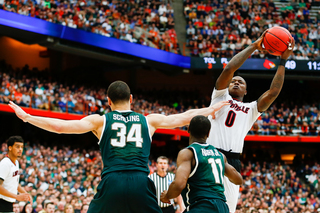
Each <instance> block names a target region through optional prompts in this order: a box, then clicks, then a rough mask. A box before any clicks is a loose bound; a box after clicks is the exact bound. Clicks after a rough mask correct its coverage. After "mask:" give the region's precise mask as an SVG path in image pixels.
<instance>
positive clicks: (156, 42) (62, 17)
mask: <svg viewBox="0 0 320 213" xmlns="http://www.w3.org/2000/svg"><path fill="white" fill-rule="evenodd" d="M0 8H3V10H7V11H11V12H15V13H19V14H21V15H25V16H30V17H34V18H39V19H42V20H46V21H49V22H52V23H57V24H62V25H64V26H68V27H72V28H76V29H82V30H85V31H88V32H93V33H97V34H100V35H103V36H107V37H114V38H117V39H121V40H126V41H129V42H133V43H137V44H141V45H146V46H151V47H154V48H158V49H162V50H166V51H169V52H174V53H180V50H179V44H178V42H177V36H176V32H175V30H174V24H175V23H174V19H173V9H172V6H171V4H170V3H169V2H168V1H155V0H153V1H137V0H130V1H129V0H125V1H117V0H108V1H107V0H81V1H80V0H79V1H78V0H72V1H59V0H13V1H6V0H2V1H1V0H0Z"/></svg>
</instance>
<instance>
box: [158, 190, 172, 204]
mask: <svg viewBox="0 0 320 213" xmlns="http://www.w3.org/2000/svg"><path fill="white" fill-rule="evenodd" d="M167 192H168V191H167V190H164V191H163V192H162V193H161V196H160V200H161V202H162V203H171V201H170V199H168V198H167V197H166V195H167Z"/></svg>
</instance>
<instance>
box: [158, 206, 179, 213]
mask: <svg viewBox="0 0 320 213" xmlns="http://www.w3.org/2000/svg"><path fill="white" fill-rule="evenodd" d="M161 210H162V213H175V212H176V210H174V208H173V205H171V206H168V207H163V208H161Z"/></svg>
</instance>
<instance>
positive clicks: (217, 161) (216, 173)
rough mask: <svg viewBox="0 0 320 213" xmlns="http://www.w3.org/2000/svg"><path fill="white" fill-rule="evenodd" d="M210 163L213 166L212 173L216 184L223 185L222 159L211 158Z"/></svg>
mask: <svg viewBox="0 0 320 213" xmlns="http://www.w3.org/2000/svg"><path fill="white" fill-rule="evenodd" d="M208 162H209V163H210V164H211V167H212V173H213V176H214V179H215V181H216V183H221V184H223V178H222V163H221V159H220V158H218V159H213V158H209V159H208ZM217 167H219V171H220V172H219V171H218V168H217ZM219 174H220V177H219Z"/></svg>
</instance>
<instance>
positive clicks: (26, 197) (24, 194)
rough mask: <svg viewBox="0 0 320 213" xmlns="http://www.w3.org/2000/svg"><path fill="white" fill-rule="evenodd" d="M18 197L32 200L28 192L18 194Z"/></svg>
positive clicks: (18, 198) (23, 199) (19, 199)
mask: <svg viewBox="0 0 320 213" xmlns="http://www.w3.org/2000/svg"><path fill="white" fill-rule="evenodd" d="M16 199H17V200H18V201H30V202H31V196H30V195H29V194H28V193H20V194H18V195H17V197H16Z"/></svg>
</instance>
